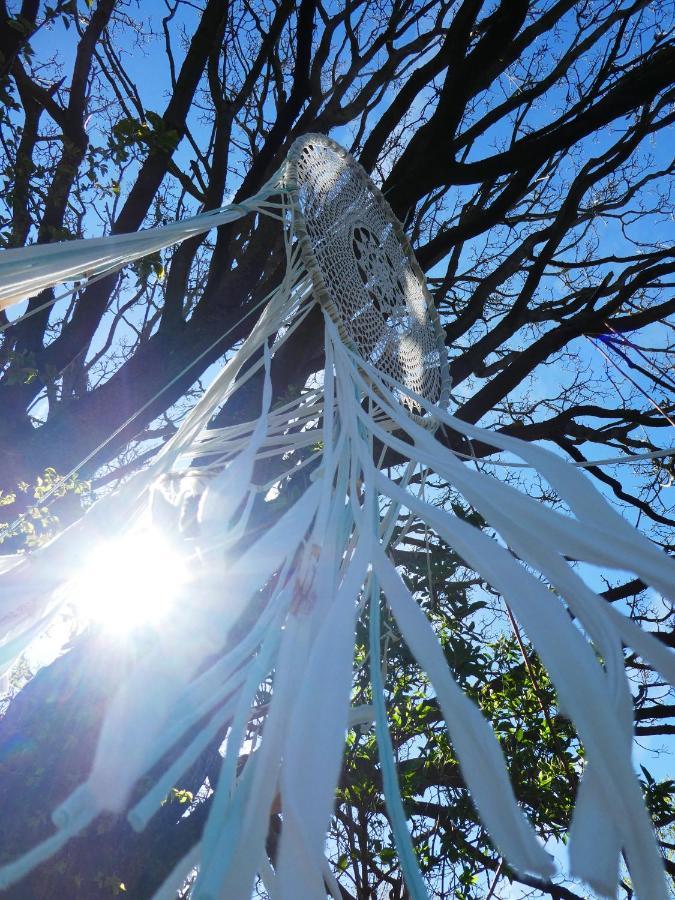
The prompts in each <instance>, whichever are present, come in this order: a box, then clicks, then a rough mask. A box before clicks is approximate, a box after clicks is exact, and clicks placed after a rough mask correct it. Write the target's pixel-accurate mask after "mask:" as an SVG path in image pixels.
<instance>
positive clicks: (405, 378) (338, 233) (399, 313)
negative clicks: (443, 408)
mask: <svg viewBox="0 0 675 900" xmlns="http://www.w3.org/2000/svg"><path fill="white" fill-rule="evenodd" d="M285 181H286V189H287V190H288V191H289V193H290V194H291V196H292V198H293V206H294V213H295V221H294V229H295V231H296V234H297V236H298V239H299V240H300V248H301V252H302V256H303V260H304V263H305V265H306V266H307V269H308V271H309V272H310V274H311V276H312V279H313V282H314V288H315V290H316V292H317V294H318V298H319V300H320V302H321V303H322V304H323V305H324V307H325V308H326V309H327V311H328V313H329V314H330V316H331V317H332V319H333V320H334V321H335V323H336V324H337V326H338V328H339V330H340V334H341V336H342V338H343V340H345V341H346V343H347V344H348V345H349V346H351V347H352V349H355V350H356V351H357V352H358V353H359V354H360V355H361V356H362V358H363V359H364V360H366V361H367V362H369V363H370V364H371V365H372V366H373V367H375V368H376V369H377V370H378V371H379V372H381V373H382V374H383V375H385V376H389V377H390V378H392V379H394V381H396V382H398V383H399V384H401V385H403V386H404V387H406V388H408V389H409V390H411V391H414V392H415V393H416V394H419V395H420V396H422V397H424V399H425V400H428V401H430V402H431V403H434V404H440V405H445V404H446V403H447V399H448V393H449V384H448V372H447V356H446V351H445V346H444V343H443V334H442V330H441V326H440V323H439V320H438V315H437V313H436V310H435V308H434V304H433V300H432V298H431V295H430V294H429V291H428V289H427V287H426V283H425V279H424V275H423V273H422V271H421V269H420V267H419V265H418V263H417V260H416V259H415V256H414V254H413V252H412V248H411V247H410V243H409V242H408V239H407V237H406V236H405V234H404V232H403V229H402V227H401V224H400V222H399V221H398V219H397V218H396V217H395V216H394V214H393V212H392V210H391V208H390V206H389V204H388V203H387V202H386V200H385V199H384V197H383V196H382V194H381V192H380V191H379V190H378V188H377V187H375V185H374V184H373V182H372V181H371V180H370V178H369V177H368V175H367V174H366V172H365V170H364V169H363V167H362V166H361V165H360V164H359V163H358V162H356V160H354V159H353V158H352V157H351V156H350V155H349V154H348V153H347V152H346V151H345V150H343V148H342V147H340V146H339V144H336V143H335V142H334V141H332V140H330V138H327V137H324V136H323V135H318V134H310V135H304V136H303V137H301V138H298V140H296V142H295V143H294V144H293V147H292V148H291V151H290V153H289V154H288V165H287V169H286V174H285ZM398 395H399V400H400V402H401V403H402V404H403V405H404V406H405V407H407V408H408V410H409V411H410V412H411V413H412V414H413V416H416V414H417V413H419V412H420V409H419V405H418V404H417V403H415V402H414V401H413V400H411V399H410V398H409V397H408V396H407V395H406V394H404V393H401V392H399V394H398Z"/></svg>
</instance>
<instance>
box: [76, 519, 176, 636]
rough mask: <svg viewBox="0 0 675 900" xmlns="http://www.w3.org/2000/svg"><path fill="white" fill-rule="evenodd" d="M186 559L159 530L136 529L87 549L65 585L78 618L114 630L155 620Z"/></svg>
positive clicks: (170, 595)
mask: <svg viewBox="0 0 675 900" xmlns="http://www.w3.org/2000/svg"><path fill="white" fill-rule="evenodd" d="M187 574H188V571H187V562H186V559H185V557H184V556H183V554H182V553H181V552H180V550H179V549H178V548H177V547H176V545H175V544H174V543H173V542H172V541H171V540H169V539H168V537H166V536H165V535H163V534H162V533H160V532H158V531H156V530H154V529H151V528H146V529H137V530H134V531H131V532H128V533H127V534H125V535H123V536H121V537H119V538H115V539H111V540H107V541H102V542H101V543H99V544H97V545H96V546H95V547H93V548H92V550H91V552H90V553H89V554H88V555H87V557H86V559H85V561H84V564H83V565H82V567H81V569H80V570H79V572H78V574H77V575H76V576H75V578H74V579H73V582H72V584H71V588H72V593H71V599H72V602H73V604H74V606H75V608H76V610H77V614H78V616H79V617H80V618H81V619H83V620H85V621H91V622H97V623H99V624H100V625H102V626H103V627H105V628H106V630H109V631H114V632H117V633H124V632H128V631H132V630H134V629H136V628H138V627H140V626H143V625H149V624H153V623H157V622H160V621H161V620H162V619H163V618H164V617H165V616H166V614H167V613H168V612H169V610H170V609H171V607H172V605H173V603H174V601H175V600H176V598H177V596H178V594H179V592H180V590H181V589H182V587H183V586H184V584H185V582H186V580H187Z"/></svg>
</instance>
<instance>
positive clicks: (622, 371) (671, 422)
mask: <svg viewBox="0 0 675 900" xmlns="http://www.w3.org/2000/svg"><path fill="white" fill-rule="evenodd" d="M586 340H588V341H590V343H591V344H592V346H593V347H595V349H596V350H597V351H598V353H600V354H601V355H602V356H604V358H605V359H606V360H607V362H609V363H610V364H611V365H613V366H614V368H615V369H617V370H618V371H619V372H621V374H622V375H623V377H624V378H625V379H626V380H627V381H630V383H631V384H632V385H633V387H634V388H636V389H637V390H638V391H639V392H640V393H641V394H642V396H643V397H645V398H646V399H647V400H648V401H649V403H651V405H652V406H653V407H654V409H655V410H657V411H658V412H660V413H661V415H662V416H663V418H664V419H665V420H666V421H667V422H669V423H670V424H671V425H672V426H673V428H675V421H673V419H671V418H670V416H669V415H668V413H667V412H666V411H665V410H664V409H663V408H662V407H661V406H659V404H658V403H657V402H656V400H654V398H653V397H652V396H650V394H648V393H647V391H645V389H644V388H643V387H642V386H641V385H640V384H638V382H637V381H636V380H635V379H634V378H633V377H632V376H631V375H629V374H628V372H625V371H624V370H623V369H622V368H621V366H620V365H619V364H618V363H617V362H616V361H615V360H613V359H612V357H611V356H609V355H608V354H607V353H605V351H604V350H603V349H602V347H600V346H599V344H598V343H597V342H596V341H594V340H593V339H592V338H590V337H589V336H588V335H586Z"/></svg>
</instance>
